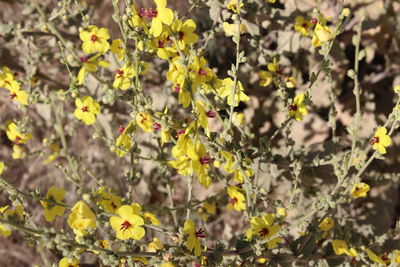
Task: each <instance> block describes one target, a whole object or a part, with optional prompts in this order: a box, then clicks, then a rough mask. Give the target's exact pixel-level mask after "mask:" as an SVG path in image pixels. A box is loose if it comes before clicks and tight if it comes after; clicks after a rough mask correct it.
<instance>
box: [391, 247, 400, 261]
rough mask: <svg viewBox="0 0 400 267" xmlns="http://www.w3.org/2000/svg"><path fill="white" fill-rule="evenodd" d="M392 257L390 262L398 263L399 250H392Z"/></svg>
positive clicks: (399, 259)
mask: <svg viewBox="0 0 400 267" xmlns="http://www.w3.org/2000/svg"><path fill="white" fill-rule="evenodd" d="M392 255H393V259H392V262H394V263H400V250H397V249H395V250H393V251H392Z"/></svg>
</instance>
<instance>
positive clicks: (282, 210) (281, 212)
mask: <svg viewBox="0 0 400 267" xmlns="http://www.w3.org/2000/svg"><path fill="white" fill-rule="evenodd" d="M276 213H277V214H278V215H279V216H280V218H282V219H284V218H285V217H286V216H287V212H286V209H285V208H283V207H281V208H278V209H277V211H276Z"/></svg>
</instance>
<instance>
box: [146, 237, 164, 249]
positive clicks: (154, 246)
mask: <svg viewBox="0 0 400 267" xmlns="http://www.w3.org/2000/svg"><path fill="white" fill-rule="evenodd" d="M163 248H164V245H163V243H161V241H160V239H158V238H157V237H154V238H153V242H151V243H150V244H149V247H148V248H147V251H149V252H156V251H157V250H160V249H163Z"/></svg>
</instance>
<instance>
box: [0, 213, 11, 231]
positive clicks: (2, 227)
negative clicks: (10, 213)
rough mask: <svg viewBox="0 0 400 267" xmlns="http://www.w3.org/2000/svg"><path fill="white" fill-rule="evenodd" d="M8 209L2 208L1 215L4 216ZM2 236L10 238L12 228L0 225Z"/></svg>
mask: <svg viewBox="0 0 400 267" xmlns="http://www.w3.org/2000/svg"><path fill="white" fill-rule="evenodd" d="M7 209H8V206H4V207H0V214H3V213H4V212H5V211H6V210H7ZM0 218H1V217H0ZM0 235H2V236H4V237H8V236H10V235H11V228H10V227H9V226H8V225H6V224H2V223H0Z"/></svg>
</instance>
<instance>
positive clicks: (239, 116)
mask: <svg viewBox="0 0 400 267" xmlns="http://www.w3.org/2000/svg"><path fill="white" fill-rule="evenodd" d="M232 123H233V125H235V126H236V127H243V126H244V124H245V123H246V118H245V117H244V114H243V113H237V112H233V116H232Z"/></svg>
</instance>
